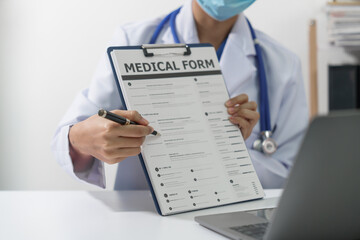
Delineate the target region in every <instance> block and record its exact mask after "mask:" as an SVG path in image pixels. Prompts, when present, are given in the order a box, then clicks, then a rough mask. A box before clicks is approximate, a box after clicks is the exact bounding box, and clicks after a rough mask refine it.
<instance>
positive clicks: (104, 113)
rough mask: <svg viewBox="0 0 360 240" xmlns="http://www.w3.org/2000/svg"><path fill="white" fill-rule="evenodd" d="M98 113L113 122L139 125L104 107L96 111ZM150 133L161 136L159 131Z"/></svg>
mask: <svg viewBox="0 0 360 240" xmlns="http://www.w3.org/2000/svg"><path fill="white" fill-rule="evenodd" d="M98 115H99V116H100V117H103V118H106V119H109V120H111V121H113V122H117V123H119V124H121V125H130V124H132V125H139V124H138V123H136V122H134V121H131V120H129V119H127V118H125V117H123V116H120V115H117V114H115V113H112V112H108V111H106V110H104V109H100V110H99V112H98ZM151 134H152V135H154V136H161V134H160V133H159V132H157V131H155V130H154V131H153V132H152V133H151Z"/></svg>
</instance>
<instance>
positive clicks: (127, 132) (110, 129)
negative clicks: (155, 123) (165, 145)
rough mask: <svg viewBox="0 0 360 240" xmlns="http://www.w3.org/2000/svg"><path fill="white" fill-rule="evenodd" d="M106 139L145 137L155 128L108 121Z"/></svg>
mask: <svg viewBox="0 0 360 240" xmlns="http://www.w3.org/2000/svg"><path fill="white" fill-rule="evenodd" d="M104 128H105V131H104V135H103V137H104V139H106V140H110V139H111V138H113V137H144V136H147V135H149V134H150V133H152V132H153V131H154V128H152V127H150V126H143V125H120V124H117V123H114V122H111V121H107V122H106V123H105V125H104Z"/></svg>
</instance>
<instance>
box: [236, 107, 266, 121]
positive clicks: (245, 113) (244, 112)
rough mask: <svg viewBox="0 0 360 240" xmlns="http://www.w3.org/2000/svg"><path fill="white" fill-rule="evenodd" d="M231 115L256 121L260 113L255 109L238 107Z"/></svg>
mask: <svg viewBox="0 0 360 240" xmlns="http://www.w3.org/2000/svg"><path fill="white" fill-rule="evenodd" d="M232 116H233V117H242V118H245V119H248V120H253V121H257V120H259V118H260V114H259V113H258V112H256V111H253V110H249V109H239V110H238V111H237V112H236V113H234V114H233V115H232Z"/></svg>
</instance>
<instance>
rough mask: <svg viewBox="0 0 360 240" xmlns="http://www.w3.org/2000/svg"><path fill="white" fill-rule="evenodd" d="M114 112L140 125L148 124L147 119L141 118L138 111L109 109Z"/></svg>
mask: <svg viewBox="0 0 360 240" xmlns="http://www.w3.org/2000/svg"><path fill="white" fill-rule="evenodd" d="M111 112H113V113H115V114H118V115H120V116H122V117H125V118H127V119H130V120H131V121H134V122H136V123H139V124H141V125H148V124H149V121H148V120H146V119H145V118H143V117H142V116H141V114H140V113H138V112H137V111H124V110H114V111H111Z"/></svg>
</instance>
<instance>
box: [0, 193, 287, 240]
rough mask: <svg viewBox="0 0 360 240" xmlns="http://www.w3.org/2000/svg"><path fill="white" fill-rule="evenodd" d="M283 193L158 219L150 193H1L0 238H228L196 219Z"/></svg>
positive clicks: (263, 203)
mask: <svg viewBox="0 0 360 240" xmlns="http://www.w3.org/2000/svg"><path fill="white" fill-rule="evenodd" d="M280 194H281V190H267V191H266V195H267V197H266V199H265V200H257V201H251V202H246V203H240V204H233V205H229V206H224V207H218V208H212V209H206V210H201V211H196V212H189V213H184V214H177V215H173V216H167V217H162V216H159V215H158V214H157V212H156V210H155V207H154V204H153V201H152V198H151V195H150V193H149V192H147V191H121V192H116V191H109V192H107V191H99V192H85V191H2V192H0V239H6V240H10V239H16V240H18V239H19V240H20V239H37V240H38V239H51V240H54V239H64V240H70V239H74V240H75V239H76V240H91V239H94V240H95V239H96V240H99V239H106V240H108V239H117V240H119V239H121V240H122V239H124V240H127V239H181V240H183V239H207V240H211V239H226V238H225V237H222V236H220V235H218V234H216V233H214V232H212V231H209V230H207V229H205V228H203V227H201V226H200V225H199V224H198V223H196V222H195V221H194V217H195V216H199V215H206V214H213V213H222V212H230V211H244V210H252V209H256V208H266V207H274V206H276V205H277V202H278V198H277V197H278V196H279V195H280Z"/></svg>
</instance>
